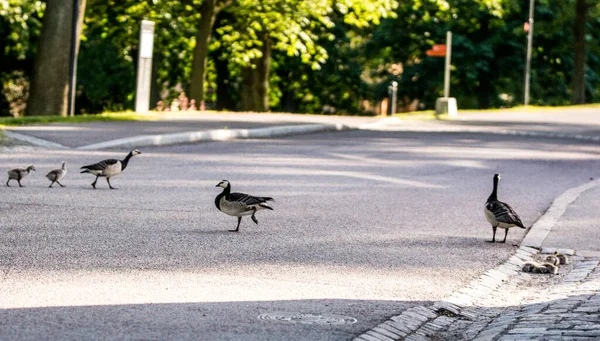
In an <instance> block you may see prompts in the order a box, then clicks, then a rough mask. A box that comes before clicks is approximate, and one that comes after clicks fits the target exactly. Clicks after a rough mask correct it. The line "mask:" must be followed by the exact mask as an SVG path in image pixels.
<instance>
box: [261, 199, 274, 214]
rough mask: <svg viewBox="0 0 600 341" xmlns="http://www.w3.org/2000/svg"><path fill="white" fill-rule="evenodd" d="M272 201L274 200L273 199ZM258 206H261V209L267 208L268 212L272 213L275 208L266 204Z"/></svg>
mask: <svg viewBox="0 0 600 341" xmlns="http://www.w3.org/2000/svg"><path fill="white" fill-rule="evenodd" d="M271 200H272V199H271ZM258 206H260V207H262V208H265V209H267V210H271V211H273V207H271V206H269V205H267V204H265V203H261V204H258Z"/></svg>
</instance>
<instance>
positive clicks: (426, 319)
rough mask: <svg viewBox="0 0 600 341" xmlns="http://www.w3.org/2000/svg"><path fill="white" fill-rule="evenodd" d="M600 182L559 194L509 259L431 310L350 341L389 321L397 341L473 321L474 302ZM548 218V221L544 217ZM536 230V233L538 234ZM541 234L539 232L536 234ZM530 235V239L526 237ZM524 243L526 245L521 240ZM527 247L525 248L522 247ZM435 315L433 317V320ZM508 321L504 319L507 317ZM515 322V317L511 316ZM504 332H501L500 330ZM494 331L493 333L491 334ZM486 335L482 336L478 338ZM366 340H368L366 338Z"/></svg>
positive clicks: (582, 269)
mask: <svg viewBox="0 0 600 341" xmlns="http://www.w3.org/2000/svg"><path fill="white" fill-rule="evenodd" d="M599 185H600V180H594V181H591V182H589V183H585V184H583V185H579V186H577V187H574V188H571V189H568V190H566V191H565V192H564V193H563V194H561V195H560V196H558V197H557V198H556V199H555V200H554V201H553V202H552V205H551V206H550V208H549V209H548V210H547V211H546V213H544V215H543V216H542V217H540V218H539V219H538V220H537V221H536V222H535V223H534V224H533V226H532V227H531V228H530V230H529V232H528V233H527V235H526V236H525V238H524V239H523V241H522V242H521V246H519V248H518V249H517V251H516V252H515V254H514V255H512V256H511V257H509V258H508V259H507V260H506V261H505V262H504V263H502V264H500V265H498V266H497V267H495V268H494V269H491V270H488V271H486V272H485V273H484V274H483V275H481V276H480V277H479V278H477V279H475V280H473V281H472V282H471V283H469V284H468V285H467V286H466V287H464V288H462V289H460V290H458V291H456V292H454V293H453V294H452V295H450V296H449V297H447V298H445V299H443V300H440V301H437V302H435V303H434V304H433V305H432V306H431V307H425V306H416V307H411V308H408V309H406V310H405V311H404V312H402V313H401V314H400V315H397V316H393V317H391V318H390V319H389V320H388V321H385V322H383V323H381V324H379V325H377V326H375V327H374V328H373V329H371V330H368V331H366V332H365V333H363V334H361V335H359V336H357V337H355V338H354V339H353V341H364V340H365V339H367V338H365V337H363V336H364V335H365V334H367V335H369V336H375V337H377V336H379V335H380V334H379V333H378V332H377V331H376V330H375V328H378V329H379V328H383V327H382V326H383V325H385V324H389V321H391V322H393V323H394V324H393V325H394V326H397V329H400V330H402V331H403V333H405V334H406V336H404V335H401V336H400V337H398V338H396V339H393V340H394V341H397V340H415V341H417V340H429V338H427V335H429V334H431V333H432V332H435V331H437V330H441V329H443V328H445V327H448V326H449V325H451V324H453V323H454V322H456V321H457V320H458V319H459V317H462V318H466V319H469V320H475V312H471V309H472V308H474V307H475V302H476V301H477V300H479V299H482V298H483V297H485V296H488V295H489V294H490V293H492V292H493V291H494V290H496V289H498V288H499V287H500V286H501V285H502V284H503V283H504V282H506V281H509V280H510V279H511V278H512V277H514V276H516V275H517V274H519V273H520V272H521V271H520V270H521V266H522V265H523V263H524V262H525V261H528V260H531V259H532V258H533V255H536V254H538V253H540V250H541V245H542V242H543V241H544V239H546V237H547V235H548V233H549V232H550V230H551V229H552V228H553V227H554V225H555V224H556V223H557V222H558V219H559V218H560V217H561V216H562V215H563V214H564V213H565V211H566V209H567V207H568V206H569V205H570V204H571V203H572V202H573V201H575V200H576V199H577V198H578V197H579V196H580V195H581V194H582V193H583V192H585V191H586V190H588V189H591V188H593V187H596V186H599ZM547 216H548V218H547ZM538 230H539V231H538ZM540 231H541V232H540ZM530 235H532V236H533V237H531V238H529V239H528V237H529V236H530ZM526 240H527V243H525V241H526ZM526 244H527V245H526ZM554 250H555V249H551V250H550V249H544V250H543V251H544V253H546V252H547V253H550V252H549V251H552V252H553V251H554ZM561 251H564V252H565V253H568V254H575V251H574V250H566V249H564V250H563V249H561ZM597 265H598V262H582V263H580V264H579V265H578V266H577V267H576V269H575V270H574V271H573V272H571V273H570V274H569V275H567V278H565V279H566V280H567V279H569V280H570V281H577V280H579V279H581V278H583V277H585V276H587V274H589V272H590V271H592V269H593V268H594V267H595V266H597ZM527 309H533V310H540V311H541V310H542V309H544V308H541V307H539V306H538V307H536V306H533V307H531V308H527ZM434 315H435V317H433V316H434ZM507 318H508V317H507ZM514 318H515V319H516V317H514ZM510 321H511V320H510V319H507V320H506V322H505V324H506V325H508V324H510V323H511V322H510ZM486 325H487V323H483V324H482V323H478V322H475V323H473V325H471V326H470V327H469V332H470V333H472V335H473V337H475V336H476V335H478V334H479V333H480V332H481V331H482V330H483V329H484V328H485V327H486ZM502 330H504V329H502ZM495 332H497V334H494V333H495ZM501 332H502V331H501V330H500V327H498V330H495V331H491V330H487V331H486V333H487V334H489V335H487V336H489V338H488V339H491V338H493V337H495V336H493V335H492V334H494V335H496V336H497V335H500V333H501ZM481 336H486V335H481ZM367 340H370V339H367ZM376 340H378V341H381V340H388V337H387V336H384V335H381V337H380V338H379V339H376Z"/></svg>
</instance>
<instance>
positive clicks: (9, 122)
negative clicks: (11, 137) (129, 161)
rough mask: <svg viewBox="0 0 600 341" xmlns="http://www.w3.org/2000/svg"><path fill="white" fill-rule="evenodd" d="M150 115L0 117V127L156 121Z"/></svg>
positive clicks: (125, 113) (122, 113)
mask: <svg viewBox="0 0 600 341" xmlns="http://www.w3.org/2000/svg"><path fill="white" fill-rule="evenodd" d="M156 119H157V117H155V116H152V115H141V114H136V113H134V112H110V113H103V114H96V115H76V116H74V117H63V116H25V117H0V127H2V126H21V125H30V124H48V123H85V122H98V121H150V120H156Z"/></svg>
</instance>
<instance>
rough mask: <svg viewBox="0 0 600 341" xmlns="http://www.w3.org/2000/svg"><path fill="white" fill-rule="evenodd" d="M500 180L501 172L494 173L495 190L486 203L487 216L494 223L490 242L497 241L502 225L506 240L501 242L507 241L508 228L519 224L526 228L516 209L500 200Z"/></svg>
mask: <svg viewBox="0 0 600 341" xmlns="http://www.w3.org/2000/svg"><path fill="white" fill-rule="evenodd" d="M498 181H500V174H495V175H494V190H493V191H492V194H490V196H489V197H488V199H487V202H486V203H485V209H484V212H485V218H486V219H487V221H489V222H490V224H492V230H493V231H494V234H493V236H492V240H489V241H488V242H490V243H495V242H496V229H497V228H498V227H500V228H501V229H504V240H502V241H501V243H505V242H506V236H507V235H508V229H509V228H511V227H513V226H518V227H520V228H522V229H524V228H526V227H525V226H523V222H522V221H521V218H519V215H518V214H517V212H515V210H513V209H512V207H510V206H509V205H508V204H507V203H505V202H502V201H500V200H498Z"/></svg>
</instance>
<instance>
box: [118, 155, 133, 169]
mask: <svg viewBox="0 0 600 341" xmlns="http://www.w3.org/2000/svg"><path fill="white" fill-rule="evenodd" d="M132 156H133V153H132V152H129V154H127V156H126V157H125V158H124V159H123V160H121V171H124V170H125V168H127V164H128V163H129V159H131V157H132Z"/></svg>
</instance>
